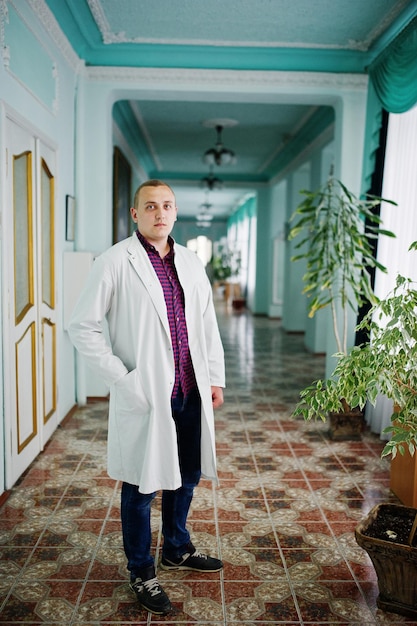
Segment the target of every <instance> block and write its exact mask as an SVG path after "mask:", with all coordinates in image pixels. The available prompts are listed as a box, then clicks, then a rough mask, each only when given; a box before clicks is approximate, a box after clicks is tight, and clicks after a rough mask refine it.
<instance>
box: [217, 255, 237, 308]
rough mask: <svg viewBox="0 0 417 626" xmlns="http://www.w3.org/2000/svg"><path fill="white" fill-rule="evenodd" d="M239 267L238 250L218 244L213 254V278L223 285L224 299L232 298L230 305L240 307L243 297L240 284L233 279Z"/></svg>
mask: <svg viewBox="0 0 417 626" xmlns="http://www.w3.org/2000/svg"><path fill="white" fill-rule="evenodd" d="M240 267H241V254H240V251H239V250H230V249H229V248H228V247H227V245H226V244H221V245H219V246H218V249H217V254H216V255H215V256H213V260H212V269H213V278H214V280H215V281H217V282H218V283H221V284H223V285H224V288H225V295H224V297H225V300H226V302H228V301H229V300H230V299H231V300H232V306H236V308H241V307H242V305H243V303H244V299H243V298H242V297H241V293H240V285H239V284H238V283H237V282H234V280H233V279H236V277H237V276H238V275H239V272H240Z"/></svg>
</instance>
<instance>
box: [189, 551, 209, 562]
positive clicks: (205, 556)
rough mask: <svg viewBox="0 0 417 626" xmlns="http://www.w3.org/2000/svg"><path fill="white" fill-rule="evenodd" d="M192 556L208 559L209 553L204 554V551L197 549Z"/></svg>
mask: <svg viewBox="0 0 417 626" xmlns="http://www.w3.org/2000/svg"><path fill="white" fill-rule="evenodd" d="M191 556H196V557H198V558H199V559H206V560H207V558H208V557H207V554H203V553H202V552H199V550H196V551H195V552H193V553H192V555H191Z"/></svg>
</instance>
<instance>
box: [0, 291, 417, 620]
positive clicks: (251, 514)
mask: <svg viewBox="0 0 417 626" xmlns="http://www.w3.org/2000/svg"><path fill="white" fill-rule="evenodd" d="M218 308H219V323H220V326H221V333H222V337H223V341H224V346H225V352H226V359H227V369H226V372H227V385H228V386H227V389H226V391H225V404H224V406H223V407H222V409H221V410H219V411H218V412H217V414H216V416H217V419H216V428H217V450H218V463H219V475H220V486H219V487H217V488H216V487H213V486H212V485H211V483H209V482H207V481H202V483H201V485H200V487H199V488H198V489H197V490H196V495H195V498H194V501H193V507H192V512H191V515H190V523H189V527H190V530H191V533H192V537H193V539H194V543H195V544H196V545H197V546H198V548H200V549H202V550H203V551H206V552H208V553H210V554H212V555H213V556H220V557H221V558H222V559H223V561H224V570H223V571H222V572H220V573H216V574H209V575H207V574H206V575H202V574H197V573H187V572H180V573H174V572H163V571H160V572H159V578H160V580H161V582H162V584H163V586H164V588H165V589H166V591H167V593H168V594H169V596H170V598H171V601H172V603H173V605H174V611H173V612H172V613H171V614H170V615H168V616H165V617H156V616H151V615H149V614H148V613H147V612H146V611H144V610H143V609H141V608H140V607H139V605H138V604H137V603H136V601H135V599H134V597H133V596H132V594H131V592H130V591H129V588H128V585H127V580H128V578H127V572H126V569H125V558H124V554H123V550H122V544H121V532H120V516H119V485H118V484H117V483H116V482H115V481H113V480H111V479H109V478H108V477H107V474H106V443H105V441H106V411H107V403H106V402H95V403H92V404H89V405H88V406H87V407H83V408H80V409H79V410H78V411H77V412H76V413H75V414H73V415H72V416H71V417H70V418H68V419H67V420H66V421H65V423H64V424H63V425H62V426H61V427H59V428H58V430H57V431H56V433H55V434H54V436H53V438H52V439H51V441H50V442H49V443H48V445H47V447H46V449H45V451H44V452H43V453H42V454H41V455H40V456H39V457H38V459H37V460H36V461H35V462H34V463H33V465H32V466H31V467H30V468H29V470H28V471H27V472H26V473H25V475H24V476H23V477H22V478H21V480H20V481H19V484H18V485H17V486H16V487H15V488H14V489H13V490H12V492H11V494H10V497H9V498H8V499H7V501H6V502H5V503H4V505H3V506H2V508H1V509H0V555H1V556H0V590H1V605H0V607H1V610H0V625H3V624H21V623H22V624H23V623H24V624H26V625H28V624H30V625H33V626H34V625H37V624H53V625H54V626H61V625H64V624H65V625H68V626H92V625H93V624H94V625H98V624H100V625H110V624H112V625H114V624H118V625H127V624H129V625H132V624H156V623H162V622H163V623H164V624H183V625H184V624H187V625H191V624H197V623H198V624H204V625H205V626H220V625H232V624H235V625H240V624H241V625H243V624H245V625H254V624H257V625H259V626H260V625H262V624H263V625H264V626H265V625H266V624H268V625H269V626H272V625H273V624H280V625H281V626H282V625H283V624H285V625H288V626H289V625H305V626H307V625H313V624H314V625H321V624H323V625H325V624H327V625H328V624H338V625H339V626H342V625H347V624H349V625H350V624H356V625H357V626H371V625H376V624H404V623H407V619H406V618H403V617H401V616H399V615H393V614H388V613H383V612H382V611H380V610H378V609H377V608H376V596H377V593H378V591H377V585H376V580H375V574H374V570H373V568H372V566H371V564H370V561H369V560H368V557H367V555H366V554H365V552H363V551H362V550H361V549H360V548H359V547H358V546H357V544H356V542H355V539H354V535H353V530H354V528H355V526H356V524H357V523H358V521H359V520H360V519H361V518H362V517H363V515H364V513H365V512H367V511H368V510H369V509H370V508H371V507H372V506H373V505H374V504H376V503H378V502H380V501H387V500H388V499H393V498H392V496H390V492H389V489H388V483H389V475H388V463H387V462H386V461H381V459H380V452H381V450H382V444H381V442H380V441H379V439H378V438H377V437H375V436H373V435H370V434H369V433H365V434H364V435H363V437H362V440H361V441H357V442H332V441H330V440H329V438H328V435H327V429H328V426H327V425H326V424H321V423H308V424H306V423H304V422H303V421H302V420H297V421H296V420H292V419H291V418H290V415H291V411H292V409H293V407H294V404H295V402H296V401H297V397H298V392H299V391H300V389H302V388H303V387H304V386H305V385H306V384H308V383H310V382H311V381H312V380H313V379H315V378H317V377H320V376H321V375H322V374H323V369H324V359H323V358H322V357H317V356H312V355H309V354H308V353H306V352H305V350H304V349H303V338H302V336H299V335H286V334H285V333H284V332H283V331H282V329H281V326H280V322H279V321H277V320H269V319H267V318H263V317H252V316H251V315H249V314H247V313H246V312H241V313H235V314H233V313H231V312H230V311H226V310H225V309H224V307H223V305H222V303H219V307H218ZM153 528H154V548H155V551H156V556H157V557H158V554H159V549H160V541H161V535H160V519H159V499H158V498H157V499H156V501H155V508H154V514H153ZM408 623H415V622H408Z"/></svg>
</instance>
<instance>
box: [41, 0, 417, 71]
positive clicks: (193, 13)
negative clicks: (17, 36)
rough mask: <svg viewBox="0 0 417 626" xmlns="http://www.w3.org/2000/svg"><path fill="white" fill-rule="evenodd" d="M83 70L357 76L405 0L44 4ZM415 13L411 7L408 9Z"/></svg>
mask: <svg viewBox="0 0 417 626" xmlns="http://www.w3.org/2000/svg"><path fill="white" fill-rule="evenodd" d="M47 4H48V5H49V7H50V8H51V9H52V11H53V12H54V14H55V16H56V18H57V20H58V22H59V23H60V25H61V27H62V28H63V30H64V32H65V33H66V35H67V37H68V38H69V40H70V42H71V44H72V46H73V47H74V49H75V51H76V52H77V54H78V55H79V56H80V57H81V58H83V59H84V60H85V62H86V63H87V64H88V65H124V66H142V67H143V66H148V67H210V68H225V67H228V68H231V69H279V70H317V71H339V72H340V71H342V72H362V71H364V68H365V67H366V65H367V64H368V63H369V61H370V59H372V57H373V56H374V54H375V53H377V52H378V49H379V45H378V43H379V40H381V39H382V40H385V39H387V38H388V39H389V38H390V37H391V36H392V34H393V33H395V32H397V30H398V28H399V26H400V25H401V22H404V21H407V20H408V18H409V13H410V11H412V5H415V2H413V1H412V0H233V1H231V0H47ZM414 9H415V6H414Z"/></svg>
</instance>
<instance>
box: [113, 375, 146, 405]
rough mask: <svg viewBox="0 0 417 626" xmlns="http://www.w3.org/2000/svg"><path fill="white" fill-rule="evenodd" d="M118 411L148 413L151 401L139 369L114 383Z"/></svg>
mask: <svg viewBox="0 0 417 626" xmlns="http://www.w3.org/2000/svg"><path fill="white" fill-rule="evenodd" d="M114 391H115V396H116V397H115V400H116V403H115V404H116V406H115V408H116V413H118V414H119V415H120V414H121V413H123V414H133V413H134V414H136V415H147V414H148V413H149V408H150V406H149V402H148V399H147V397H146V394H145V392H144V389H143V386H142V383H141V380H140V377H139V374H138V371H137V369H134V370H132V371H131V372H129V373H128V374H126V375H125V376H123V378H121V379H120V380H118V381H117V383H115V385H114Z"/></svg>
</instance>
